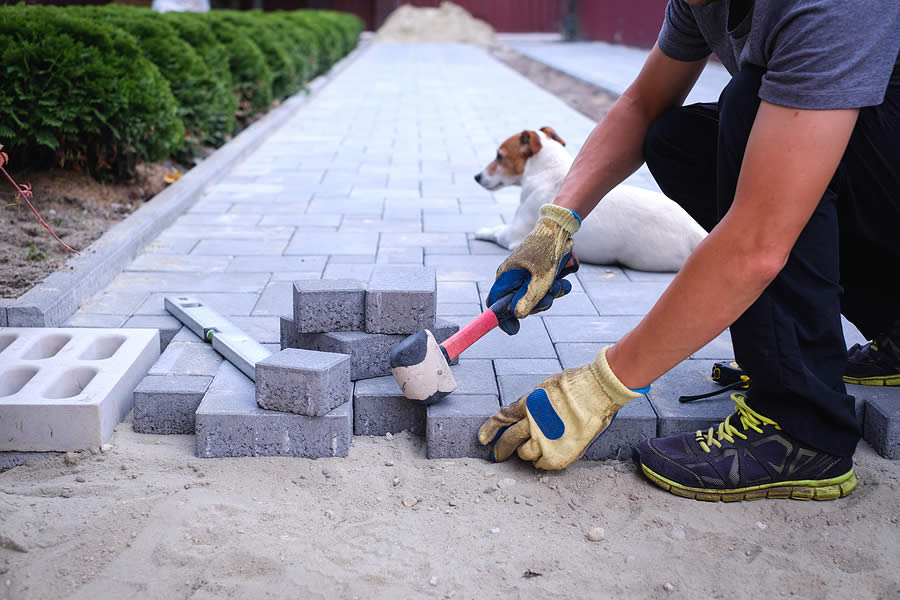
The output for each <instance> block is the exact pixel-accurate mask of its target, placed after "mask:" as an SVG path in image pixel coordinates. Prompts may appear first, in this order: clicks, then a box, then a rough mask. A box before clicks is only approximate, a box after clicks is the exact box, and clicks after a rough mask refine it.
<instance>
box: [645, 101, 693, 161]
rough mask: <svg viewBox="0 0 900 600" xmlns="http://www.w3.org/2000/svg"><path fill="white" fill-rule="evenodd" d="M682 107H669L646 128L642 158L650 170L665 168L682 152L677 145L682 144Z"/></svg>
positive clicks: (683, 133)
mask: <svg viewBox="0 0 900 600" xmlns="http://www.w3.org/2000/svg"><path fill="white" fill-rule="evenodd" d="M683 121H684V119H683V117H682V109H681V107H678V108H670V109H669V110H667V111H665V112H664V113H663V114H661V115H660V116H659V117H658V118H657V119H656V120H655V121H653V123H651V124H650V128H649V129H647V136H646V137H645V138H644V160H645V161H646V163H647V167H648V168H649V169H650V172H651V173H652V172H655V171H657V170H658V169H660V168H663V169H664V168H665V166H666V164H668V163H671V161H672V160H673V159H675V158H677V157H678V156H679V155H682V156H683V154H682V153H681V152H679V150H678V148H679V145H683V144H684V139H685V137H684V135H685V132H684V124H683Z"/></svg>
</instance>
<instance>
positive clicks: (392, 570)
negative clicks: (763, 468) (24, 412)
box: [0, 423, 900, 600]
mask: <svg viewBox="0 0 900 600" xmlns="http://www.w3.org/2000/svg"><path fill="white" fill-rule="evenodd" d="M111 444H112V447H111V448H109V449H108V450H107V452H106V453H102V454H101V453H99V452H97V454H91V453H89V452H84V453H81V454H79V455H77V460H74V461H70V462H73V463H74V464H67V463H66V461H65V459H64V458H63V457H59V458H53V459H50V460H47V461H43V462H41V463H38V464H35V465H32V466H23V467H18V468H15V469H12V470H10V471H7V472H6V473H2V474H0V598H3V599H6V598H16V599H36V598H41V599H43V598H79V599H81V598H83V599H95V598H116V599H122V600H124V599H128V598H142V599H148V598H150V599H156V598H159V599H166V600H169V599H176V598H382V597H385V598H386V597H391V598H412V597H426V598H487V597H496V598H525V597H528V598H535V597H547V598H550V597H553V598H560V597H578V598H600V597H613V596H619V597H633V598H698V597H699V598H770V597H782V596H786V597H795V598H823V599H824V598H854V599H866V598H884V599H896V598H897V597H898V593H900V587H898V582H900V522H898V521H900V480H898V475H900V463H897V462H891V461H887V460H884V459H882V458H880V457H878V456H877V455H876V454H874V452H873V451H872V450H871V449H870V448H869V447H868V446H866V445H861V446H860V449H859V451H858V452H857V472H858V474H859V479H860V487H859V488H858V489H857V490H856V492H855V493H853V494H852V495H851V496H849V497H848V498H846V499H844V500H838V501H832V502H798V501H790V500H765V501H757V502H745V503H737V504H707V503H701V502H697V501H693V500H684V499H680V498H677V497H675V496H672V495H670V494H668V493H665V492H663V491H662V490H659V489H657V488H655V487H653V486H652V485H651V484H649V483H648V482H646V481H645V480H644V479H643V478H642V477H641V476H640V475H639V474H637V473H635V471H634V467H633V465H632V464H631V463H626V462H616V461H609V462H603V463H590V462H580V463H578V464H576V465H575V466H573V467H570V468H569V469H568V470H567V471H565V472H561V473H542V472H539V471H536V470H534V469H532V468H531V467H530V466H529V465H526V464H524V463H521V462H518V461H511V462H509V463H506V464H499V465H494V464H491V463H487V462H483V461H480V460H474V459H460V460H426V459H425V450H424V444H423V441H422V440H421V438H417V437H415V436H412V435H410V434H407V433H401V434H398V435H396V436H393V439H386V438H384V437H379V438H364V437H357V438H355V439H354V440H353V446H352V449H351V452H350V456H349V457H348V458H345V459H340V458H338V459H325V460H321V459H320V460H306V459H290V458H245V459H198V458H195V457H194V453H193V436H153V435H141V434H136V433H134V432H133V431H132V429H131V425H130V423H124V424H122V425H120V426H119V428H118V431H117V432H116V434H115V435H114V436H113V438H112V440H111ZM404 500H405V503H404ZM405 504H407V505H410V504H411V505H412V506H406V505H405ZM597 527H600V528H603V530H604V531H603V534H604V539H603V540H602V541H599V542H592V541H589V540H588V539H587V534H588V533H589V532H590V531H591V530H592V529H594V528H597ZM667 584H668V586H667ZM669 587H670V589H667V588H669Z"/></svg>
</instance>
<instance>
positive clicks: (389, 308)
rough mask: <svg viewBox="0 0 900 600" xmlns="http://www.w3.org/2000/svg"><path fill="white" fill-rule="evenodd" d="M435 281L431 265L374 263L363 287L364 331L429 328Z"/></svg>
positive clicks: (434, 310) (431, 324)
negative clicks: (367, 280) (364, 295)
mask: <svg viewBox="0 0 900 600" xmlns="http://www.w3.org/2000/svg"><path fill="white" fill-rule="evenodd" d="M436 282H437V280H436V278H435V273H434V269H432V268H429V267H424V266H413V265H409V266H407V265H377V266H376V267H375V270H374V271H373V273H372V278H371V279H370V280H369V285H368V287H367V289H366V309H365V318H366V331H368V332H369V333H405V334H410V333H415V332H416V331H420V330H422V329H432V328H433V327H434V319H435V316H436V312H437V304H436ZM332 329H333V330H340V329H353V328H352V327H335V328H332ZM300 330H301V331H303V329H300Z"/></svg>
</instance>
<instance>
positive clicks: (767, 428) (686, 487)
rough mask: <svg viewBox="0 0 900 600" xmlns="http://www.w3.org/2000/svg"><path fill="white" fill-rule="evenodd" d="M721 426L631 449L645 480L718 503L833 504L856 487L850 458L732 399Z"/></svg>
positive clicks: (734, 396)
mask: <svg viewBox="0 0 900 600" xmlns="http://www.w3.org/2000/svg"><path fill="white" fill-rule="evenodd" d="M731 399H732V400H734V402H735V404H736V405H737V406H736V407H735V412H734V414H732V415H728V417H726V418H725V420H724V421H723V422H722V423H719V426H718V427H710V428H709V430H708V431H702V430H701V431H697V432H696V433H694V434H690V433H682V434H680V435H673V436H671V437H665V438H655V439H651V440H647V441H645V442H643V443H642V444H640V445H639V446H638V447H637V448H636V452H637V458H638V459H639V461H640V465H641V469H642V470H643V471H644V475H646V476H647V477H648V478H649V479H650V481H652V482H653V483H655V484H656V485H658V486H659V487H661V488H663V489H665V490H668V491H670V492H672V493H673V494H675V495H678V496H683V497H685V498H693V499H695V500H707V501H711V502H716V501H718V500H722V501H734V500H756V499H759V498H794V499H795V500H833V499H835V498H842V497H844V496H846V495H847V494H849V493H850V492H852V491H853V489H854V488H855V487H856V475H855V474H854V473H853V459H852V458H851V457H849V456H847V457H840V456H832V455H830V454H826V453H824V452H821V451H819V450H816V449H814V448H810V447H809V446H806V445H805V444H803V442H800V441H798V440H796V439H795V438H793V437H791V436H790V435H789V434H787V433H785V432H784V431H783V430H782V429H781V427H779V426H778V423H776V422H775V421H773V420H772V419H769V418H767V417H765V416H763V415H761V414H759V413H758V412H756V411H755V410H753V409H752V408H750V407H749V406H747V403H746V401H747V398H746V396H744V395H743V394H732V395H731Z"/></svg>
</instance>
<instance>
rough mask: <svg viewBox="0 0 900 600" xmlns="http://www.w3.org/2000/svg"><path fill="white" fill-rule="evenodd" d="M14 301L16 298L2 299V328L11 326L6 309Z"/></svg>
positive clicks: (0, 314)
mask: <svg viewBox="0 0 900 600" xmlns="http://www.w3.org/2000/svg"><path fill="white" fill-rule="evenodd" d="M14 301H15V298H0V327H8V326H9V321H8V320H7V318H6V307H7V306H9V305H10V304H12V303H13V302H14Z"/></svg>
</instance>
